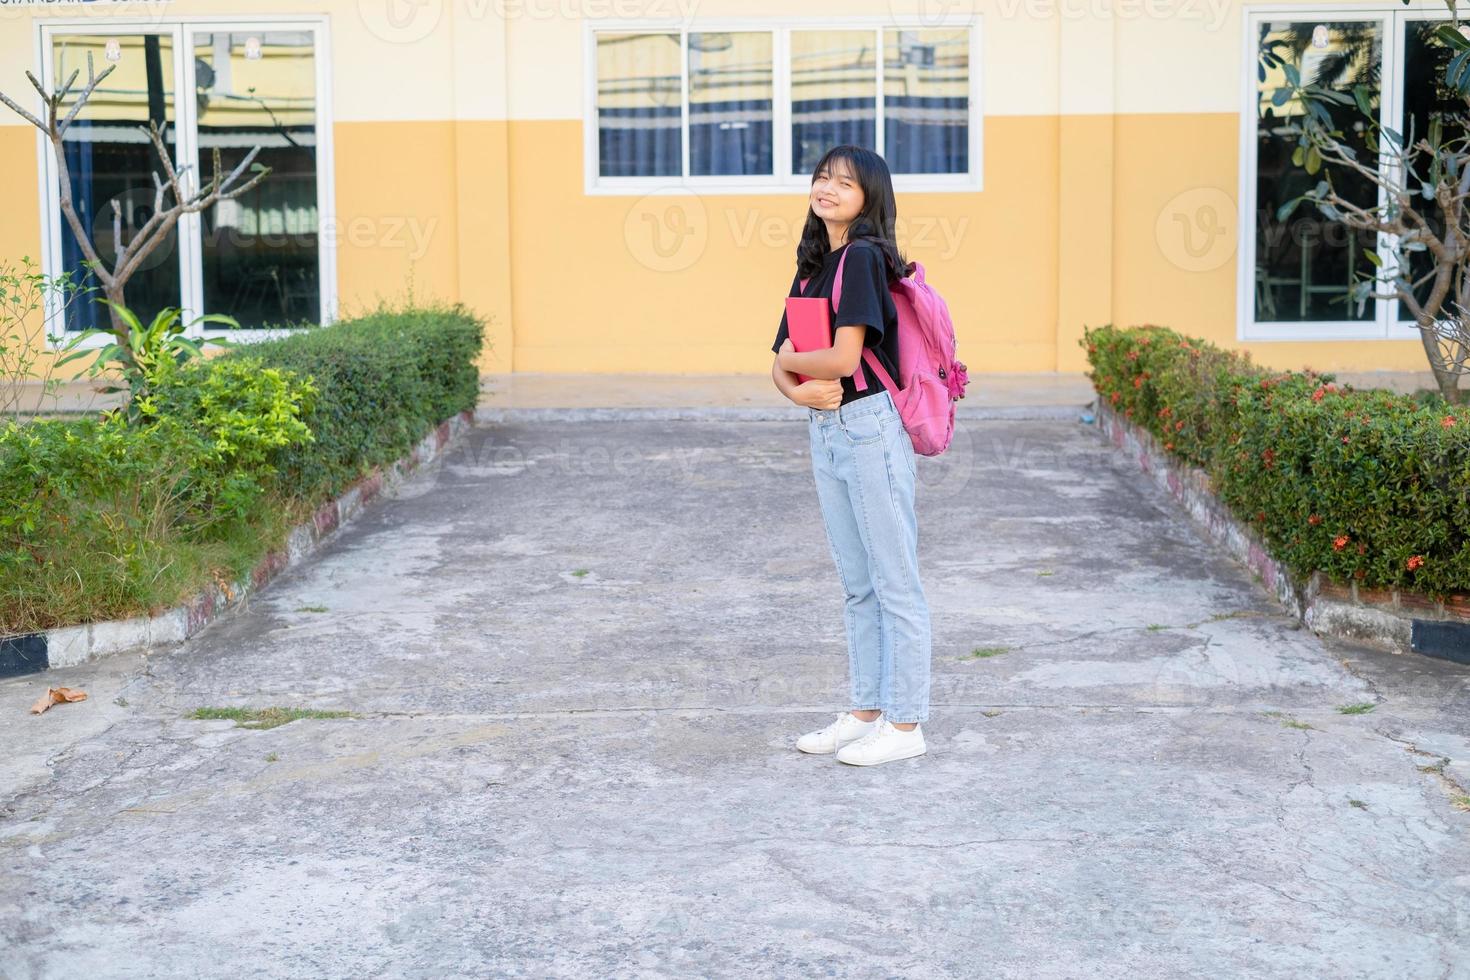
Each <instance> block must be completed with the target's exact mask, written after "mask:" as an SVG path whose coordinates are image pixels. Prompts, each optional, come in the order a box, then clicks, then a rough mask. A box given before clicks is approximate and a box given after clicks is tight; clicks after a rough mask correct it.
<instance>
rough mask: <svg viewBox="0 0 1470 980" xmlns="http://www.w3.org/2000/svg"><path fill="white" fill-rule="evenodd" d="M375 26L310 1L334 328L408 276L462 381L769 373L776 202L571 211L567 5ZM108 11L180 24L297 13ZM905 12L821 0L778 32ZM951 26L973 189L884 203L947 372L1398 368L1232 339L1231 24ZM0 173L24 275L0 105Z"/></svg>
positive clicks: (1330, 350)
mask: <svg viewBox="0 0 1470 980" xmlns="http://www.w3.org/2000/svg"><path fill="white" fill-rule="evenodd" d="M690 2H692V0H685V3H684V6H688V5H689V3H690ZM1418 2H1420V0H1416V3H1418ZM649 3H650V4H651V3H652V0H649ZM1222 4H1223V5H1222ZM390 6H392V5H387V4H362V3H358V2H357V0H318V2H317V3H316V4H315V5H314V9H316V10H318V11H322V12H325V13H326V14H327V15H328V17H329V18H330V42H331V48H332V61H331V67H330V70H331V75H332V79H333V81H332V88H333V91H332V92H331V105H332V112H333V115H334V119H335V126H334V130H333V134H332V137H333V142H334V152H335V157H336V168H335V181H336V201H335V207H336V221H337V236H338V241H339V243H340V245H339V253H338V280H337V295H338V299H339V303H340V306H341V307H342V310H343V312H344V313H349V314H350V313H351V312H353V311H354V310H355V309H358V308H361V307H363V306H365V305H370V304H371V303H372V302H374V300H375V299H376V298H377V297H380V296H381V297H385V298H392V297H398V296H401V295H402V294H403V291H404V290H405V288H406V286H407V279H408V277H409V276H410V275H412V278H413V283H414V285H413V288H414V291H415V294H416V295H418V296H420V297H426V296H439V297H442V298H446V299H457V300H462V301H464V302H466V303H468V304H469V305H471V306H473V307H474V308H476V309H477V310H479V311H481V312H482V313H483V314H484V315H486V316H487V317H488V318H489V319H490V320H491V329H490V339H491V342H492V345H493V349H492V350H491V351H490V352H488V353H487V355H486V357H485V359H484V360H483V361H482V365H481V366H482V368H483V369H484V370H486V371H495V372H499V371H508V370H521V371H658V372H666V371H667V372H674V371H698V372H704V371H749V372H764V371H766V370H768V369H769V366H770V353H769V346H770V342H771V339H772V337H773V335H774V332H775V328H776V323H777V321H778V320H779V316H780V310H781V306H780V301H781V297H782V296H783V295H784V293H785V290H786V287H787V285H788V284H789V281H790V276H791V274H792V267H793V254H794V250H795V245H796V236H797V235H798V233H799V228H800V223H801V220H802V218H803V217H804V214H805V201H804V196H803V195H802V194H801V193H800V192H787V193H781V194H771V195H702V196H695V195H693V194H687V193H684V194H681V193H671V194H660V195H652V196H643V195H639V194H629V195H608V196H589V195H587V194H585V193H584V190H583V171H582V168H583V163H582V161H583V152H582V151H583V146H582V139H583V115H582V112H583V107H582V97H583V96H582V85H583V78H582V70H583V34H582V30H583V25H582V23H581V22H580V21H579V20H577V19H576V18H568V17H563V16H559V15H556V12H557V11H559V10H562V9H572V10H576V9H579V7H580V6H581V5H578V4H572V5H567V4H559V3H555V2H551V0H543V2H539V3H538V2H537V0H528V4H527V5H525V6H522V7H517V5H516V4H514V3H509V4H506V5H501V6H504V7H505V8H506V9H507V10H510V11H512V15H511V16H509V17H500V16H497V15H496V11H497V10H498V9H500V8H499V7H498V6H497V5H495V4H490V3H484V2H471V0H445V2H444V3H434V4H424V5H418V6H415V5H402V10H401V11H400V12H403V11H407V12H408V13H409V14H410V15H411V16H410V17H409V19H408V20H394V19H391V18H390V17H389V11H388V8H389V7H390ZM603 6H604V7H606V8H608V9H613V8H614V7H615V6H616V5H613V4H611V3H607V4H604V5H603ZM635 6H637V5H635ZM644 6H647V4H645V5H644ZM1052 6H1053V7H1056V8H1060V9H1064V10H1071V11H1081V10H1084V9H1086V10H1092V9H1093V8H1095V7H1105V6H1106V5H1086V4H1076V3H1061V2H1060V0H1059V2H1058V4H1055V5H1052ZM1139 6H1140V8H1142V5H1139ZM379 7H382V8H383V9H382V10H379V9H378V8H379ZM222 8H223V9H222ZM663 8H667V9H669V10H673V11H678V10H680V9H682V8H681V6H680V4H679V3H678V0H667V2H666V3H664V4H663V5H662V7H660V8H657V9H663ZM112 9H113V10H114V11H126V12H131V13H137V12H138V11H139V10H142V11H145V12H147V15H148V16H153V17H170V18H172V17H186V18H187V17H191V16H198V15H218V14H221V13H223V12H228V10H229V9H233V10H235V11H239V12H243V13H245V14H248V15H252V16H269V14H270V13H271V12H273V11H274V12H300V11H301V5H300V4H298V3H292V2H288V0H253V2H252V3H250V4H249V5H245V4H243V3H242V4H235V5H228V4H222V3H220V2H218V0H176V2H174V3H167V4H146V3H145V4H138V3H134V4H124V5H118V6H117V7H115V8H112ZM589 9H591V8H590V7H589ZM649 9H655V8H652V7H650V8H649ZM695 9H696V10H697V14H698V17H699V18H713V17H734V16H739V17H747V18H749V22H750V23H751V24H752V26H755V27H759V26H762V24H763V16H764V15H778V16H782V17H784V16H788V15H789V14H790V13H791V8H790V7H789V5H786V4H777V3H772V2H767V0H756V2H753V3H743V4H737V3H734V2H733V0H721V2H713V0H711V2H705V3H699V4H697V6H696V7H695ZM905 9H906V5H905V4H904V3H903V2H901V0H892V2H890V0H844V2H835V0H829V2H820V3H812V4H808V5H807V6H806V7H804V8H802V10H801V14H802V15H803V16H809V17H812V18H820V17H836V18H840V17H842V16H849V15H851V16H869V17H874V16H882V17H888V16H890V15H891V14H892V13H893V12H897V13H899V14H902V13H904V12H905ZM914 9H915V10H919V9H921V8H920V7H919V6H917V5H915V6H914ZM923 9H928V7H925V8H923ZM975 9H976V11H977V12H978V13H979V14H980V16H981V18H982V25H983V26H982V30H983V35H982V36H983V41H984V50H983V59H982V64H981V65H980V66H979V68H978V70H979V71H980V72H981V76H982V80H983V86H984V102H985V106H984V108H985V113H984V117H983V126H984V171H983V174H984V190H983V191H981V192H976V193H926V194H914V193H900V194H899V207H900V217H901V229H900V230H901V238H902V242H901V244H903V245H904V247H905V249H906V251H907V252H908V253H909V255H910V257H912V258H916V259H918V260H920V261H922V262H924V264H925V265H926V266H927V267H928V269H929V270H930V273H931V278H932V280H933V282H934V283H935V285H936V286H937V287H938V288H939V289H940V290H941V291H942V292H943V293H944V295H945V296H946V298H947V299H948V300H949V302H950V306H951V310H952V312H953V314H954V318H955V322H956V325H957V329H958V332H959V339H960V344H961V356H962V358H963V359H964V360H965V361H966V362H967V363H968V364H969V365H970V367H971V369H972V370H979V371H1049V370H1069V371H1072V370H1081V369H1082V368H1083V366H1084V362H1083V359H1082V352H1081V349H1080V348H1079V347H1078V345H1077V338H1078V337H1079V336H1080V335H1081V332H1082V328H1083V326H1084V325H1096V324H1101V323H1105V322H1110V321H1111V322H1116V323H1141V322H1154V323H1162V324H1167V325H1171V326H1174V327H1177V328H1179V329H1181V330H1185V331H1188V332H1190V333H1194V334H1198V335H1202V336H1204V337H1206V338H1208V339H1210V340H1212V341H1214V342H1216V343H1218V344H1221V345H1222V346H1225V347H1232V348H1236V347H1245V348H1248V349H1249V350H1251V351H1252V354H1253V356H1254V357H1255V358H1256V360H1258V361H1260V362H1262V363H1265V364H1270V365H1273V366H1281V367H1300V366H1302V365H1303V364H1309V365H1311V366H1312V367H1316V368H1320V369H1352V368H1357V369H1369V368H1400V369H1421V368H1422V367H1423V366H1424V360H1423V352H1422V350H1421V349H1420V347H1419V344H1418V342H1417V341H1401V340H1393V341H1389V340H1381V341H1360V342H1341V341H1323V342H1292V343H1282V342H1275V343H1271V342H1253V343H1248V344H1242V343H1239V342H1237V341H1236V340H1235V334H1236V309H1235V306H1236V267H1235V258H1236V246H1237V244H1238V242H1237V240H1236V228H1235V224H1236V215H1235V198H1236V195H1237V193H1238V181H1237V170H1238V150H1239V146H1238V140H1239V136H1238V119H1239V117H1238V112H1239V100H1240V94H1239V93H1240V88H1241V78H1240V71H1241V64H1240V60H1241V53H1240V52H1241V38H1240V30H1241V24H1242V20H1241V7H1240V5H1239V4H1238V3H1234V2H1231V3H1228V4H1226V3H1224V0H1218V2H1215V3H1213V4H1212V3H1210V2H1208V0H1192V2H1190V3H1189V4H1184V3H1182V0H1181V3H1180V4H1179V10H1178V11H1176V12H1175V14H1176V15H1175V16H1132V17H1125V16H1117V17H1112V18H1108V17H1100V16H1095V15H1092V14H1089V16H1087V17H1085V18H1078V17H1060V16H1058V15H1057V14H1056V13H1055V12H1053V13H1052V14H1050V15H1049V16H1048V14H1047V10H1048V9H1049V8H1048V7H1047V5H1045V4H1042V5H1040V6H1035V5H1028V4H1026V3H1022V2H1017V0H1004V2H1002V0H993V2H980V3H977V4H976V5H975ZM1120 9H1121V8H1120ZM517 10H520V11H521V12H520V13H518V14H517V13H515V11H517ZM639 10H640V12H642V10H643V8H642V6H640V7H639ZM548 11H549V12H551V14H552V15H551V16H546V15H545V14H546V13H547V12H548ZM1186 12H1187V14H1186ZM1165 13H1168V11H1165ZM77 16H84V17H85V19H87V20H95V19H97V18H99V17H100V18H105V17H107V16H109V9H108V6H105V5H103V6H97V7H95V8H92V9H88V10H85V12H84V13H83V12H82V11H81V10H79V8H76V7H65V8H60V9H44V8H34V7H24V8H15V7H0V65H3V66H5V68H4V74H0V90H4V91H6V92H7V93H10V94H12V95H24V94H25V93H26V92H27V91H28V86H27V84H26V83H25V81H24V79H23V77H22V75H21V73H20V66H31V62H32V60H33V59H34V47H35V45H34V33H33V28H32V23H33V22H35V21H39V20H42V19H45V18H49V17H77ZM114 16H115V14H114ZM696 23H697V20H696ZM0 173H3V174H4V175H5V177H6V180H5V181H4V184H3V189H0V256H4V257H7V258H18V257H19V256H20V255H22V254H27V253H28V254H31V255H33V256H37V255H39V247H40V231H39V226H38V207H37V203H36V198H35V194H36V191H35V187H36V149H35V137H34V134H33V132H32V130H31V129H30V128H29V127H28V126H27V125H26V124H24V123H23V122H22V121H21V120H19V119H18V118H16V117H15V116H14V115H13V114H11V113H9V111H8V110H3V109H0ZM656 234H657V235H658V236H660V237H657V238H656V237H655V235H656ZM416 251H421V253H422V254H418V255H415V252H416Z"/></svg>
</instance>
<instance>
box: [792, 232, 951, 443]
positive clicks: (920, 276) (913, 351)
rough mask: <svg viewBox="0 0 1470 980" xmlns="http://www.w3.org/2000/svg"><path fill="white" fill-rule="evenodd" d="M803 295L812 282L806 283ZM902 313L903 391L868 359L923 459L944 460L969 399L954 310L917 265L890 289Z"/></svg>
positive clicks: (836, 297)
mask: <svg viewBox="0 0 1470 980" xmlns="http://www.w3.org/2000/svg"><path fill="white" fill-rule="evenodd" d="M846 262H847V251H844V252H843V253H842V258H841V259H839V260H838V262H837V279H836V281H835V282H834V283H833V284H832V309H833V311H834V313H835V311H836V310H837V304H838V303H840V302H841V300H842V266H843V264H844V263H846ZM801 286H802V288H803V289H805V288H806V280H805V279H803V280H802V281H801ZM888 291H889V292H890V293H891V294H892V296H893V305H894V306H895V307H897V308H898V376H899V378H900V379H901V380H902V381H903V387H902V388H900V387H899V386H898V385H896V384H894V381H893V378H891V377H889V375H888V372H887V371H885V370H884V369H883V365H882V364H881V363H880V362H879V360H878V356H877V355H876V354H874V353H873V349H872V348H871V347H866V346H865V347H864V348H863V359H864V360H866V361H867V362H868V366H869V367H870V368H872V369H873V373H874V374H875V375H877V376H878V380H879V381H881V382H883V387H885V388H887V389H888V393H889V394H890V395H891V396H892V397H893V404H894V405H896V406H897V407H898V414H899V416H900V417H902V419H903V427H904V430H905V431H906V432H908V434H909V439H910V440H911V441H912V442H913V444H914V452H916V453H918V454H919V455H920V456H938V455H939V454H940V453H942V452H944V451H945V450H946V449H948V448H949V443H950V440H951V439H953V438H954V410H955V402H956V401H958V400H959V399H961V398H963V397H965V385H966V384H968V383H969V380H970V376H969V374H968V373H967V372H966V371H965V365H964V364H963V363H962V362H960V361H958V360H956V359H955V353H956V351H957V350H958V346H959V345H958V342H957V341H956V340H955V335H954V324H953V323H952V322H951V321H950V319H949V307H948V306H947V305H946V304H945V302H944V298H943V297H941V296H940V295H939V294H938V293H937V292H935V291H934V287H933V286H930V285H929V284H928V283H927V282H925V281H924V267H923V266H922V265H920V264H919V263H918V262H915V263H914V271H913V274H912V275H910V276H908V277H907V278H904V279H900V280H899V281H898V282H896V283H893V284H892V285H890V286H889V287H888ZM852 381H853V384H855V385H856V386H857V390H858V391H866V390H867V387H868V380H867V378H866V377H865V376H864V375H863V366H862V365H861V364H859V365H858V368H857V370H856V371H854V372H853V375H852Z"/></svg>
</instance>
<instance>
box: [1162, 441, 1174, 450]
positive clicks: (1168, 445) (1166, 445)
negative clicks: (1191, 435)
mask: <svg viewBox="0 0 1470 980" xmlns="http://www.w3.org/2000/svg"><path fill="white" fill-rule="evenodd" d="M1164 448H1165V449H1173V448H1174V444H1173V443H1172V442H1166V443H1164Z"/></svg>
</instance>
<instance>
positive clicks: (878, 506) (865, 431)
mask: <svg viewBox="0 0 1470 980" xmlns="http://www.w3.org/2000/svg"><path fill="white" fill-rule="evenodd" d="M807 412H808V413H809V423H808V426H807V427H808V430H809V432H810V435H811V453H812V474H813V476H815V478H816V482H817V500H818V502H819V503H820V504H821V508H822V523H823V524H825V525H826V528H827V543H828V544H829V545H831V548H832V560H833V561H834V562H835V563H836V565H837V573H838V575H840V576H841V578H842V589H843V592H844V593H845V595H846V601H845V604H844V606H843V618H844V619H845V621H846V623H847V657H848V677H849V680H850V689H851V699H852V703H851V705H850V707H851V708H852V710H854V711H863V710H870V709H873V708H878V709H881V710H882V711H883V713H884V715H885V716H886V717H887V718H888V720H889V721H893V722H899V723H900V724H902V723H906V722H914V721H925V720H927V719H928V717H929V653H930V647H929V642H930V637H929V606H928V603H927V602H926V601H925V599H924V588H923V586H922V585H921V584H920V582H919V554H918V552H919V528H918V523H917V521H916V520H915V519H914V483H915V470H914V465H915V460H914V445H913V442H912V441H910V439H909V435H908V433H907V432H905V431H904V428H903V420H902V419H901V418H900V417H899V414H898V408H897V407H896V406H895V405H894V404H893V397H892V396H891V395H889V393H888V392H887V390H884V391H881V392H879V393H878V394H876V395H868V396H866V397H863V398H859V399H858V400H857V401H854V402H849V403H848V404H846V405H843V406H841V407H840V408H834V409H817V408H808V409H807Z"/></svg>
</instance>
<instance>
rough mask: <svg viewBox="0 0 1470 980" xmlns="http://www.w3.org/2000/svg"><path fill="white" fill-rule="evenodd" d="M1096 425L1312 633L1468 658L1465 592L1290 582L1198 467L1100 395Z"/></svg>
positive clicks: (1468, 598)
mask: <svg viewBox="0 0 1470 980" xmlns="http://www.w3.org/2000/svg"><path fill="white" fill-rule="evenodd" d="M1097 423H1098V432H1099V434H1101V435H1102V437H1103V438H1104V439H1107V440H1108V441H1110V442H1111V443H1112V444H1113V446H1114V447H1116V448H1117V449H1120V450H1122V451H1123V452H1125V453H1127V454H1128V455H1129V456H1130V457H1132V458H1133V459H1134V460H1135V461H1136V462H1137V463H1138V466H1139V469H1141V470H1143V471H1144V472H1145V473H1147V474H1149V475H1150V476H1151V477H1152V478H1153V481H1154V482H1155V483H1156V484H1158V485H1159V486H1160V487H1161V488H1163V489H1164V490H1167V491H1168V492H1169V494H1170V495H1171V496H1172V497H1173V498H1174V499H1175V500H1176V501H1178V502H1179V503H1180V505H1182V506H1183V508H1184V509H1185V510H1186V511H1188V512H1189V515H1190V517H1192V518H1193V519H1194V521H1195V523H1197V524H1198V525H1199V526H1200V527H1201V528H1203V529H1204V531H1205V533H1206V535H1207V536H1208V537H1209V538H1210V539H1211V540H1212V541H1214V542H1215V543H1216V544H1218V545H1220V546H1222V547H1223V548H1224V549H1225V551H1226V552H1227V553H1228V554H1230V556H1231V557H1233V558H1235V559H1236V560H1237V561H1239V562H1241V563H1243V564H1244V565H1245V566H1246V567H1248V568H1249V569H1250V570H1251V571H1253V572H1254V573H1255V574H1256V576H1257V577H1258V578H1259V579H1260V581H1261V584H1262V585H1264V586H1265V588H1266V591H1268V592H1270V593H1271V594H1273V595H1274V596H1276V598H1277V599H1279V600H1280V601H1281V604H1282V605H1283V606H1285V607H1286V608H1287V609H1288V610H1289V611H1290V612H1291V614H1292V615H1293V616H1296V617H1297V618H1298V619H1299V620H1301V621H1302V623H1303V624H1304V625H1305V626H1307V627H1308V628H1309V629H1311V630H1312V632H1314V633H1316V634H1318V635H1319V636H1332V637H1337V638H1339V639H1344V640H1354V641H1356V642H1359V643H1367V644H1370V645H1372V646H1375V647H1379V648H1381V649H1386V650H1391V651H1393V652H1394V653H1409V652H1413V653H1422V654H1425V655H1426V656H1431V657H1438V658H1440V659H1444V660H1453V661H1455V662H1457V663H1465V664H1470V595H1454V596H1450V598H1449V600H1448V601H1447V602H1436V601H1435V600H1433V599H1430V598H1429V597H1428V596H1424V595H1421V594H1419V593H1413V592H1402V591H1399V590H1397V589H1395V590H1392V591H1385V590H1370V589H1359V588H1358V585H1357V583H1356V582H1354V583H1352V584H1351V585H1336V584H1334V583H1332V582H1331V581H1329V580H1328V579H1327V577H1326V576H1325V575H1323V574H1322V573H1321V572H1313V573H1312V575H1311V577H1310V578H1309V579H1307V580H1306V581H1305V582H1302V581H1297V580H1295V579H1293V577H1292V575H1291V573H1290V572H1289V571H1288V569H1287V568H1286V566H1285V565H1283V564H1282V563H1281V562H1279V561H1277V560H1276V559H1275V558H1273V557H1272V556H1271V554H1270V552H1269V551H1267V549H1266V545H1265V543H1264V542H1263V541H1262V540H1261V538H1260V535H1258V534H1257V533H1256V532H1255V531H1254V530H1252V529H1251V528H1250V527H1248V526H1247V525H1245V524H1242V523H1241V522H1240V521H1238V520H1236V519H1235V517H1234V516H1233V515H1232V514H1231V513H1230V511H1229V509H1228V508H1227V507H1226V506H1225V504H1224V502H1222V501H1221V500H1220V499H1219V497H1217V496H1216V495H1215V491H1214V486H1213V482H1212V481H1211V480H1210V477H1209V474H1207V473H1206V472H1205V471H1204V470H1202V469H1200V468H1198V467H1195V466H1190V465H1188V464H1187V463H1183V462H1180V461H1178V460H1176V459H1175V458H1174V457H1172V456H1171V455H1170V454H1169V453H1167V452H1166V451H1165V450H1164V449H1163V448H1162V447H1160V446H1159V443H1158V440H1156V439H1155V438H1154V436H1153V434H1152V433H1150V432H1148V431H1147V430H1146V429H1144V428H1142V427H1141V426H1137V425H1134V424H1133V423H1132V422H1130V421H1128V420H1126V419H1124V418H1123V417H1122V416H1120V415H1119V414H1118V413H1117V412H1115V411H1113V409H1112V407H1111V406H1109V405H1108V404H1107V403H1106V402H1104V401H1103V400H1102V399H1098V401H1097ZM1416 614H1417V615H1416Z"/></svg>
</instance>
